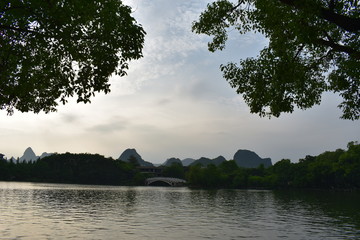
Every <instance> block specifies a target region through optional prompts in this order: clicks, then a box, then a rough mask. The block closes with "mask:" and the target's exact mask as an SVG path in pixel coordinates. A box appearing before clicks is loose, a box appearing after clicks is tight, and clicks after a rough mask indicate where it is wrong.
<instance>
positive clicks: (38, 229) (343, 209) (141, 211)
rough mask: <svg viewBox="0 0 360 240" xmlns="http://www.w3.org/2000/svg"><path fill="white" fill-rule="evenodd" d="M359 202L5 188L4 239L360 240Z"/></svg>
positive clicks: (306, 195)
mask: <svg viewBox="0 0 360 240" xmlns="http://www.w3.org/2000/svg"><path fill="white" fill-rule="evenodd" d="M359 200H360V198H359V195H358V194H352V193H330V192H308V191H305V192H300V191H292V192H291V191H259V190H211V191H210V190H192V189H188V188H167V187H111V186H84V185H66V184H65V185H64V184H32V183H2V182H0V217H1V220H2V221H1V222H0V236H2V237H4V238H11V239H13V238H23V239H44V238H51V239H64V238H77V239H104V238H105V239H119V238H124V239H239V238H245V239H279V238H287V239H328V238H332V239H358V238H360V229H359V227H360V226H359V224H360V221H359V220H360V219H359V217H360V211H359V210H360V209H359V204H358V203H359Z"/></svg>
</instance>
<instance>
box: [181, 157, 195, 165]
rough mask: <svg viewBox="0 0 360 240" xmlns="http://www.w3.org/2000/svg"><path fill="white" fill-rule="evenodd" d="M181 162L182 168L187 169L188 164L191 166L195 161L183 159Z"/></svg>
mask: <svg viewBox="0 0 360 240" xmlns="http://www.w3.org/2000/svg"><path fill="white" fill-rule="evenodd" d="M181 162H182V165H183V166H185V167H187V166H189V165H190V164H192V163H193V162H195V159H193V158H185V159H183V160H181Z"/></svg>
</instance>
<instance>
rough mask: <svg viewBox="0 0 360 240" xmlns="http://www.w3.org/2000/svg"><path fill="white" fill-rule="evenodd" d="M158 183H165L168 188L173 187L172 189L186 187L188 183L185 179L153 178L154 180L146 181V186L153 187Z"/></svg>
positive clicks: (148, 179)
mask: <svg viewBox="0 0 360 240" xmlns="http://www.w3.org/2000/svg"><path fill="white" fill-rule="evenodd" d="M157 182H159V183H164V184H167V185H168V186H172V187H179V186H184V185H185V184H186V181H185V180H184V179H180V178H170V177H152V178H147V179H146V180H145V185H147V186H151V185H154V184H155V183H157Z"/></svg>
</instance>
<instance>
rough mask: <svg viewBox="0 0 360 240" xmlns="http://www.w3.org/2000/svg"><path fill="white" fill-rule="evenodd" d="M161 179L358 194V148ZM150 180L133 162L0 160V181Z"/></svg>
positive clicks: (172, 173) (173, 172) (183, 170)
mask: <svg viewBox="0 0 360 240" xmlns="http://www.w3.org/2000/svg"><path fill="white" fill-rule="evenodd" d="M162 174H163V176H166V177H176V178H183V179H186V180H187V182H188V185H189V186H191V187H199V188H240V189H241V188H244V189H246V188H266V189H274V188H323V189H360V144H358V143H357V142H350V143H349V144H348V149H347V150H342V149H338V150H336V151H333V152H324V153H322V154H320V155H319V156H306V157H305V158H304V159H300V160H299V161H298V162H297V163H292V162H291V161H290V160H288V159H283V160H281V161H279V162H276V163H275V164H274V165H273V166H271V167H269V168H265V167H264V166H262V165H261V166H260V167H258V168H241V167H238V166H237V164H236V163H235V161H233V160H230V161H226V162H223V163H221V164H220V165H219V166H215V165H208V166H206V167H203V166H201V165H195V166H191V167H183V166H181V165H179V164H173V165H171V166H168V167H162ZM152 176H153V175H152V174H151V173H142V172H141V170H140V169H139V168H138V164H137V162H136V159H132V158H131V159H129V162H124V161H121V160H114V159H112V158H105V157H104V156H101V155H99V154H71V153H65V154H54V155H51V156H49V157H45V158H42V159H38V160H37V161H34V162H13V161H6V160H4V159H1V158H0V180H1V181H34V182H50V183H80V184H109V185H143V184H144V181H145V179H146V178H148V177H152Z"/></svg>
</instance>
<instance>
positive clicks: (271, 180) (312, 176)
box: [186, 142, 360, 189]
mask: <svg viewBox="0 0 360 240" xmlns="http://www.w3.org/2000/svg"><path fill="white" fill-rule="evenodd" d="M186 178H187V181H188V183H189V184H190V185H192V186H197V187H202V188H267V189H274V188H323V189H360V145H359V144H358V143H357V142H350V143H349V144H348V149H347V150H346V151H345V150H342V149H338V150H336V151H333V152H324V153H322V154H320V155H319V156H306V157H305V158H304V159H300V160H299V162H298V163H292V162H291V161H290V160H288V159H283V160H281V161H279V162H276V163H275V164H274V165H273V166H271V167H269V168H264V167H263V166H262V165H261V166H260V167H258V168H252V169H249V168H240V167H238V166H237V165H236V163H235V162H234V161H232V160H231V161H227V162H223V163H222V164H220V165H219V166H215V165H209V166H208V167H206V168H203V167H201V166H200V165H198V166H192V167H190V169H189V170H188V172H187V173H186Z"/></svg>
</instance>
